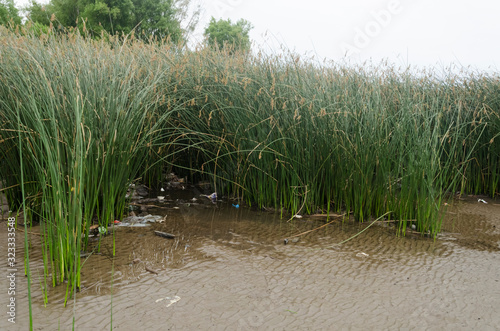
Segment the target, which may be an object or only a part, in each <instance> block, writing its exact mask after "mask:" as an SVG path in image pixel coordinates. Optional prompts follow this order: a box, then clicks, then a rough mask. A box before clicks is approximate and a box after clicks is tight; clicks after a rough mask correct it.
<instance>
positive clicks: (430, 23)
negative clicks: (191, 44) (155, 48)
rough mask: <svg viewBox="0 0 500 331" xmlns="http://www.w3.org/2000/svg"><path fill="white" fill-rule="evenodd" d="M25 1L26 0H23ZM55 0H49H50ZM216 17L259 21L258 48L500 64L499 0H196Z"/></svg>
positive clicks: (335, 56)
mask: <svg viewBox="0 0 500 331" xmlns="http://www.w3.org/2000/svg"><path fill="white" fill-rule="evenodd" d="M15 1H16V3H17V4H18V5H20V4H21V3H22V2H23V1H24V2H27V1H28V0H15ZM46 1H47V0H46ZM193 1H194V2H199V3H201V4H202V8H203V13H202V17H201V22H200V25H199V30H198V33H197V39H198V40H200V39H201V38H202V34H201V32H202V30H203V28H204V27H205V26H206V24H207V23H208V21H209V19H210V17H212V16H214V17H215V18H217V19H218V18H224V19H226V18H230V19H231V20H232V21H234V22H236V21H237V20H238V19H240V18H243V19H246V20H248V21H249V22H251V23H252V25H253V26H254V29H253V30H252V31H251V32H250V36H251V39H252V41H253V42H254V49H256V48H261V49H264V50H267V51H269V50H271V51H272V52H277V51H278V50H279V48H280V45H284V46H285V47H286V48H287V49H290V50H293V51H295V52H296V53H299V54H302V55H307V56H314V57H315V59H316V60H320V61H322V60H323V59H328V60H334V61H343V60H345V59H346V58H347V59H348V60H349V61H364V60H369V59H372V60H373V61H375V62H378V61H380V60H381V59H388V60H389V61H390V62H393V63H396V64H398V65H403V66H405V65H407V64H410V65H413V66H437V67H438V68H442V67H446V66H448V65H449V64H450V63H453V64H455V65H458V66H465V67H467V66H471V67H472V68H477V69H480V70H494V71H500V19H499V17H498V15H499V13H500V1H497V0H475V1H471V0H329V1H327V0H323V1H321V0H307V1H298V0H193Z"/></svg>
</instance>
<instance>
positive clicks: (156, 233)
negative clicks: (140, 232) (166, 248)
mask: <svg viewBox="0 0 500 331" xmlns="http://www.w3.org/2000/svg"><path fill="white" fill-rule="evenodd" d="M155 235H157V236H160V237H163V238H167V239H174V238H175V235H173V234H171V233H166V232H161V231H155Z"/></svg>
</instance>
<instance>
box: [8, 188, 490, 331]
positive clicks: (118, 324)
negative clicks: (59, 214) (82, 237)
mask: <svg viewBox="0 0 500 331" xmlns="http://www.w3.org/2000/svg"><path fill="white" fill-rule="evenodd" d="M185 201H189V200H187V198H186V200H185ZM204 202H205V201H198V202H192V201H189V202H180V203H175V202H172V201H171V202H169V201H165V202H164V203H161V204H160V203H151V205H150V206H149V209H148V212H149V213H151V214H160V215H167V217H166V218H165V222H164V223H161V224H159V223H158V224H153V226H151V227H148V228H125V227H120V228H117V229H116V232H115V238H114V240H115V243H116V256H115V257H113V256H112V251H113V237H112V236H108V237H105V238H103V240H102V242H101V251H100V252H99V253H94V254H92V255H90V256H89V257H88V258H87V260H86V262H85V264H84V266H83V269H82V280H83V281H82V289H81V291H80V293H78V294H77V300H76V303H74V307H75V311H76V315H75V316H76V317H75V318H76V319H75V325H76V327H77V329H109V328H110V326H111V311H112V316H113V328H117V329H121V330H135V329H148V330H150V329H151V330H165V329H172V330H176V329H179V330H194V329H203V330H206V329H217V330H218V329H228V330H238V329H241V330H247V329H289V328H294V329H298V330H308V329H340V328H351V329H401V328H411V329H435V330H441V329H457V328H458V329H495V328H497V327H498V326H499V325H500V314H498V307H500V283H499V281H500V272H499V270H500V252H499V251H500V246H499V242H500V231H499V226H500V205H499V203H498V201H497V202H495V201H490V203H489V204H487V205H486V204H478V203H477V201H475V200H474V199H469V200H468V201H456V202H455V203H454V204H453V206H451V207H449V208H448V210H447V211H446V217H445V222H444V225H443V233H442V234H441V235H440V237H439V238H438V240H436V241H433V240H431V239H428V238H424V237H421V236H420V235H416V234H409V235H408V236H407V237H404V238H403V237H398V236H396V235H395V230H394V228H392V227H390V226H388V224H387V223H381V224H380V225H379V226H373V227H371V228H370V229H368V230H367V231H365V232H363V233H362V234H361V235H359V236H358V237H356V238H355V239H353V240H351V241H349V242H347V243H345V244H343V245H340V246H338V245H335V244H337V243H339V242H341V241H343V240H345V239H346V238H349V237H351V236H353V235H354V234H356V233H358V232H359V231H361V230H363V229H364V228H365V227H366V226H367V225H368V223H365V224H359V223H355V222H353V221H349V220H344V221H342V219H339V220H336V221H334V222H332V223H331V224H330V225H328V226H325V227H322V228H321V229H318V230H316V231H312V232H309V233H307V234H305V235H303V236H300V237H294V236H295V235H296V234H300V233H303V232H306V231H309V230H312V229H315V228H317V227H319V226H321V225H322V224H324V220H318V219H308V218H303V219H300V220H298V219H295V220H293V221H290V222H287V221H286V219H280V217H279V215H276V214H272V213H268V212H255V211H250V210H249V209H247V208H242V207H241V208H234V207H233V206H232V205H231V204H223V203H218V205H217V206H213V205H212V204H210V203H204ZM155 205H156V206H159V207H161V208H156V207H154V206H155ZM174 207H176V208H178V209H174ZM332 220H333V219H332ZM154 230H158V231H164V232H168V233H172V234H174V235H175V238H174V239H166V238H162V237H159V236H156V235H155V234H154ZM33 231H34V232H36V229H33ZM0 234H1V237H2V239H1V241H0V242H1V244H2V249H3V250H4V252H5V251H6V238H7V237H6V226H5V225H4V224H2V226H1V232H0ZM292 238H298V240H296V239H295V240H292ZM285 239H289V240H288V244H287V245H285V244H284V240H285ZM31 241H32V244H33V246H34V248H33V252H32V253H31V259H32V261H33V262H32V265H33V269H34V272H33V273H34V275H35V276H34V281H33V292H34V294H33V297H34V299H33V308H34V315H35V317H34V325H35V329H37V328H39V329H57V328H58V327H60V328H61V329H69V328H70V327H71V323H72V316H73V303H70V304H69V305H68V308H64V307H63V306H62V302H63V300H64V290H65V289H64V287H63V286H58V287H56V288H54V289H51V290H50V291H49V303H48V305H47V307H46V308H45V307H43V300H42V295H41V291H40V277H41V276H42V272H41V269H40V268H41V262H40V252H39V251H38V250H37V248H36V247H37V244H38V243H39V237H37V236H35V235H32V236H31ZM112 270H113V272H112ZM148 270H149V271H148ZM151 271H153V272H151ZM154 272H158V274H156V273H154ZM0 284H1V285H2V286H3V287H4V288H6V286H7V283H6V280H5V279H4V278H2V281H1V282H0ZM111 284H112V286H111ZM17 287H18V289H19V291H18V292H17V296H16V298H17V300H18V319H17V322H18V323H16V325H15V326H14V328H13V326H12V325H10V324H8V322H7V321H6V318H3V319H2V320H1V321H0V329H9V330H16V329H19V330H24V329H26V328H27V325H28V318H27V291H26V281H25V279H23V278H19V279H18V283H17ZM3 300H4V301H5V299H3Z"/></svg>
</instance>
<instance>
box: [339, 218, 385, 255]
mask: <svg viewBox="0 0 500 331" xmlns="http://www.w3.org/2000/svg"><path fill="white" fill-rule="evenodd" d="M390 213H392V211H388V212H387V213H385V214H384V215H382V216H380V217H379V218H377V219H376V220H375V221H373V222H371V223H370V225H368V226H367V227H366V228H364V229H363V230H361V231H360V232H358V233H356V234H355V235H354V236H352V237H350V238H348V239H346V240H344V241H341V242H339V243H338V244H335V245H332V246H330V247H333V246H339V245H342V244H344V243H346V242H348V241H350V240H351V239H354V238H356V237H357V236H359V235H360V234H362V233H363V232H365V231H366V230H367V229H368V228H369V227H371V226H372V225H373V224H375V223H376V222H377V221H379V220H380V219H382V218H383V217H385V215H387V214H390Z"/></svg>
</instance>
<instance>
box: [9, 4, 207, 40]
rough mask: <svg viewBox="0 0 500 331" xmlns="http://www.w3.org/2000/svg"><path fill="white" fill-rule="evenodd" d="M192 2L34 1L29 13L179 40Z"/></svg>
mask: <svg viewBox="0 0 500 331" xmlns="http://www.w3.org/2000/svg"><path fill="white" fill-rule="evenodd" d="M0 1H5V0H0ZM189 4H190V1H187V0H184V1H179V0H51V1H50V2H49V3H48V4H47V5H41V4H39V3H38V2H36V0H33V1H32V3H31V5H30V6H29V7H28V8H27V13H28V17H29V19H30V20H32V21H33V22H35V23H41V24H44V25H49V24H50V20H51V17H52V15H54V18H55V20H54V25H55V26H56V27H59V28H62V27H66V28H68V27H77V26H78V27H79V28H80V29H81V30H83V27H84V26H85V30H86V31H90V33H92V34H94V35H95V36H100V35H101V33H102V32H106V33H110V34H115V33H118V34H121V33H130V32H131V31H132V30H133V29H134V28H135V31H136V36H137V37H139V38H142V39H149V38H151V37H153V38H157V39H163V38H167V37H169V38H170V40H171V41H173V42H175V43H177V42H179V41H181V40H182V37H183V32H184V31H183V29H182V28H181V24H180V19H179V18H180V17H181V16H182V15H179V13H183V12H185V10H186V8H187V6H189ZM198 13H199V12H197V15H198Z"/></svg>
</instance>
